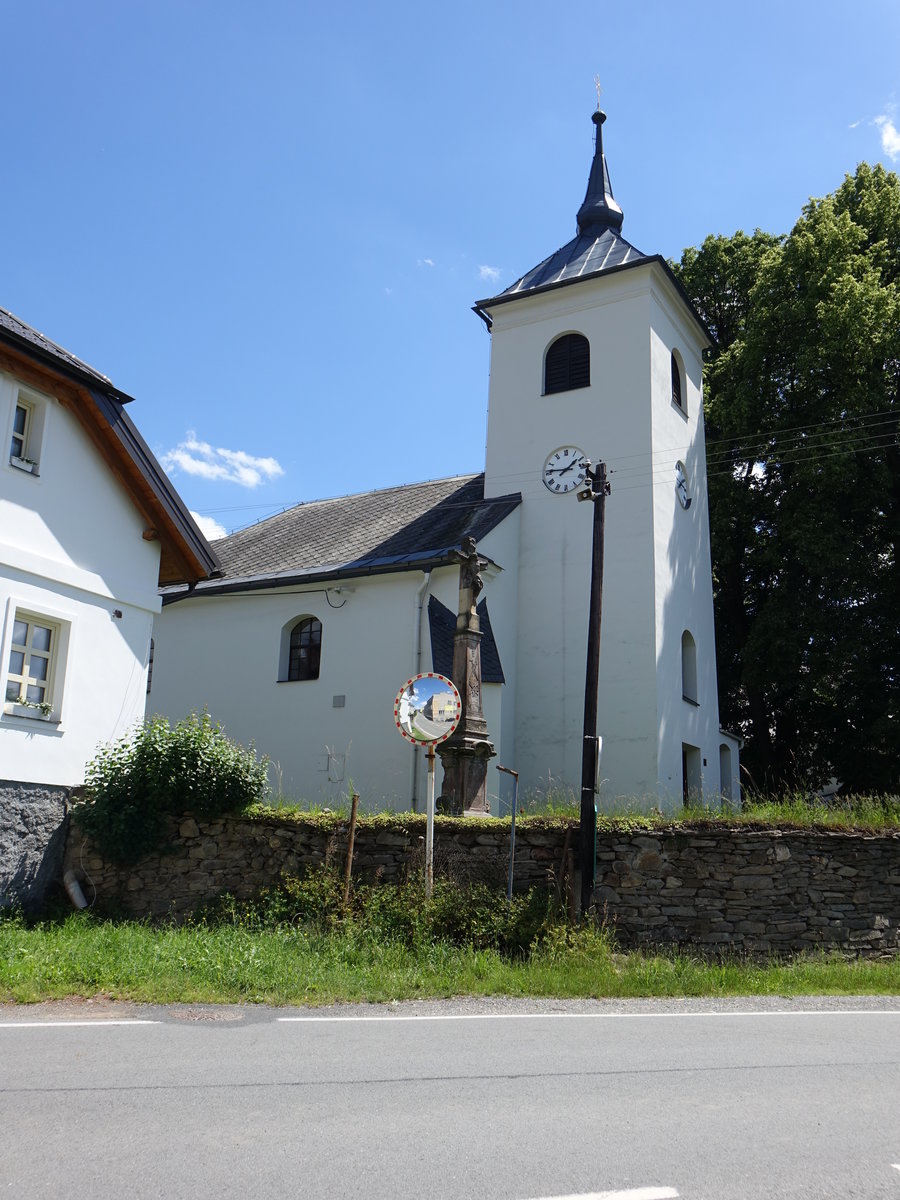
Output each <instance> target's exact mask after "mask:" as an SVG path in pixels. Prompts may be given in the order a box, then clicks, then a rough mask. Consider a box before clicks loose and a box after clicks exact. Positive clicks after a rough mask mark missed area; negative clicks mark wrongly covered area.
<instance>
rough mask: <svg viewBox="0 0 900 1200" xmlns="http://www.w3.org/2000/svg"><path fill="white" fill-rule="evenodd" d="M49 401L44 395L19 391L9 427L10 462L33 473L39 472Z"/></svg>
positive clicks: (13, 465) (19, 468)
mask: <svg viewBox="0 0 900 1200" xmlns="http://www.w3.org/2000/svg"><path fill="white" fill-rule="evenodd" d="M46 410H47V403H46V400H45V399H44V398H43V397H40V396H36V395H31V394H29V395H26V394H25V393H24V392H19V393H18V394H17V396H16V402H15V404H14V406H13V412H12V424H11V426H10V427H9V464H10V466H12V467H16V468H17V469H18V470H20V471H28V472H29V473H30V474H32V475H37V473H38V461H39V459H40V456H41V442H42V441H43V437H44V418H45V416H46Z"/></svg>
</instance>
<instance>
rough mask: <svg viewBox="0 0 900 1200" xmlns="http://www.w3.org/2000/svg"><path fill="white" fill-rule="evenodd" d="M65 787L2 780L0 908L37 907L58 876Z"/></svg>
mask: <svg viewBox="0 0 900 1200" xmlns="http://www.w3.org/2000/svg"><path fill="white" fill-rule="evenodd" d="M68 799H69V792H68V789H67V788H64V787H55V786H54V785H52V784H42V783H19V782H17V781H16V780H12V779H0V908H8V907H12V906H13V905H17V906H21V907H22V908H23V909H25V911H26V912H29V911H33V910H36V909H38V908H40V906H41V905H42V904H43V902H44V899H45V898H46V895H47V891H48V889H49V888H50V887H51V886H52V884H53V882H54V880H55V879H57V878H59V877H60V876H61V875H62V860H63V850H64V848H65V840H66V835H65V823H66V806H67V803H68Z"/></svg>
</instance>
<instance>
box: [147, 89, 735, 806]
mask: <svg viewBox="0 0 900 1200" xmlns="http://www.w3.org/2000/svg"><path fill="white" fill-rule="evenodd" d="M593 120H594V123H595V126H596V146H595V153H594V158H593V162H592V164H591V167H590V174H589V179H588V186H587V193H586V195H585V198H584V202H583V203H582V205H581V207H580V208H579V209H578V213H577V234H576V236H575V237H574V238H573V239H572V240H571V241H569V242H567V243H566V245H564V246H563V247H562V248H561V249H559V250H557V251H556V252H555V253H554V254H552V255H550V257H549V258H547V259H545V260H544V261H543V262H541V263H540V264H539V265H538V266H536V267H535V268H534V269H533V270H530V271H528V272H527V273H526V274H525V275H523V276H522V277H521V278H520V279H519V280H518V281H517V282H516V283H514V284H513V285H512V286H511V287H509V288H507V289H506V290H505V291H503V292H501V293H500V294H499V295H496V296H492V297H489V298H487V299H484V300H481V301H479V302H478V303H477V304H476V305H475V312H476V313H477V314H478V316H479V317H480V318H481V319H482V320H483V321H484V322H485V323H486V325H487V327H488V329H489V330H490V333H491V373H490V393H489V410H488V420H487V452H486V462H485V469H484V472H483V474H479V475H474V476H472V475H469V476H459V477H456V478H451V479H443V480H437V481H432V482H428V483H419V484H410V485H405V486H400V487H396V488H389V489H384V490H380V491H376V492H370V493H366V494H363V495H357V496H348V497H342V498H339V499H332V500H322V501H315V502H312V503H306V504H300V505H298V506H296V507H295V508H292V509H289V510H287V511H286V512H283V513H280V514H278V515H276V516H274V517H271V518H269V519H268V520H266V521H262V522H260V523H259V524H257V525H254V526H251V527H249V528H247V529H243V530H240V531H239V532H237V533H235V534H232V535H231V536H230V537H227V538H223V539H221V540H219V541H217V542H216V543H215V551H216V554H217V556H218V558H219V559H220V560H221V563H222V567H223V574H222V576H221V577H220V578H217V579H215V580H209V581H203V582H200V583H198V584H197V585H196V586H195V587H193V588H191V589H190V590H184V589H171V590H169V591H168V592H167V593H166V594H165V595H164V598H163V611H162V613H161V615H160V617H159V618H158V620H157V623H156V628H155V633H154V662H153V675H152V683H151V694H150V696H149V697H148V711H149V712H160V713H163V714H164V715H166V716H168V717H169V718H171V719H173V720H174V719H178V718H180V717H182V716H184V715H185V714H186V713H187V712H189V711H190V710H191V709H195V708H201V707H204V706H205V707H207V708H208V709H209V711H210V713H211V714H212V715H213V716H214V717H215V718H216V719H217V720H219V721H220V722H221V723H222V724H223V725H224V726H225V728H226V729H227V731H228V732H229V734H231V736H233V737H235V738H237V739H238V740H240V741H243V742H249V741H253V742H254V743H255V744H256V746H257V748H258V750H259V751H260V752H262V753H265V754H267V755H268V756H269V757H270V759H271V760H272V781H273V785H274V787H275V790H276V793H281V794H283V795H284V797H285V798H286V799H291V800H301V801H308V802H310V803H326V804H327V803H328V802H329V801H332V800H334V799H336V798H337V797H338V796H340V795H345V794H346V790H347V786H348V782H349V780H350V779H352V781H353V786H354V788H355V789H356V790H357V791H359V793H360V795H361V797H362V801H363V803H364V805H365V806H366V807H368V808H382V807H383V808H394V809H397V810H403V809H408V808H410V807H414V808H415V807H420V808H421V807H423V798H424V795H425V774H424V772H425V762H424V753H423V752H422V750H421V749H420V748H418V747H415V746H411V745H409V744H408V743H406V742H405V741H404V740H403V739H401V738H400V737H399V735H398V734H397V732H396V729H395V727H394V720H393V700H394V697H395V695H396V693H397V691H398V689H399V688H400V686H401V685H402V684H403V683H404V681H405V680H406V679H407V678H409V677H411V676H412V675H415V674H417V673H419V672H422V671H431V670H434V671H440V672H442V673H444V674H449V670H450V661H451V657H452V634H453V626H454V621H455V614H456V604H457V581H458V568H457V566H456V564H455V562H454V560H453V553H454V551H455V550H456V549H457V548H458V547H459V545H460V543H461V541H462V539H463V538H464V537H468V536H471V537H474V538H475V539H476V541H477V545H478V552H479V554H481V555H482V556H483V557H484V558H486V559H487V560H488V565H487V567H486V568H485V569H484V570H483V572H482V574H483V578H484V590H483V593H482V596H481V603H480V609H479V611H480V614H481V626H482V631H483V635H484V636H483V641H482V671H483V691H484V711H485V716H486V719H487V723H488V733H489V736H490V738H491V740H492V742H493V744H494V747H495V749H496V751H497V757H496V758H495V759H494V760H493V764H494V765H496V764H502V765H503V766H506V767H510V768H512V769H513V770H515V771H518V773H519V795H520V797H521V798H525V797H528V796H531V795H539V794H550V795H557V796H559V795H560V794H563V793H565V792H570V793H572V794H573V795H575V796H577V795H578V792H579V789H580V782H581V758H582V740H583V738H582V734H583V727H582V726H583V712H584V688H585V663H586V649H587V636H588V607H589V597H590V574H591V527H592V509H593V505H592V504H590V503H587V504H582V503H579V493H580V492H582V491H583V484H584V478H585V469H586V464H587V463H588V462H590V463H593V464H597V463H598V462H599V461H601V460H602V461H603V462H604V463H605V464H606V467H607V471H608V476H609V480H610V483H611V491H610V495H609V497H608V499H607V501H606V513H605V531H606V536H605V564H604V576H603V611H602V629H601V639H600V682H599V696H598V733H599V734H600V736H601V737H602V755H601V761H600V770H599V779H600V797H599V803H600V807H601V809H602V808H603V807H604V806H606V807H611V806H613V805H617V806H618V805H621V804H622V803H623V801H627V802H631V803H635V804H637V805H642V806H646V807H649V806H650V805H657V806H660V807H662V808H663V809H669V810H671V809H672V808H674V807H676V806H680V805H681V804H682V803H683V802H684V801H685V800H686V799H700V798H703V799H704V800H706V801H709V800H713V799H715V798H716V797H720V796H724V797H725V798H731V799H736V798H737V796H738V749H739V741H738V739H737V738H735V737H734V736H733V735H731V734H728V733H725V732H723V731H722V730H721V729H720V727H719V709H718V696H717V690H716V667H715V630H714V624H713V599H712V574H711V565H710V546H709V518H708V509H707V491H706V452H705V443H704V431H703V409H702V403H703V401H702V363H703V358H702V356H703V351H704V349H705V348H706V347H707V346H709V345H710V343H711V338H710V335H709V332H708V331H707V329H706V328H705V326H704V324H703V322H702V321H701V319H700V318H699V316H698V315H697V313H696V312H695V310H694V308H693V307H692V305H691V303H690V301H689V299H688V297H687V296H686V295H685V293H684V291H683V290H682V288H681V287H680V285H679V283H678V282H677V280H676V279H675V277H674V275H673V274H672V272H671V270H670V268H669V267H668V265H667V264H666V262H665V260H664V259H663V258H662V257H661V256H660V255H646V254H643V253H641V252H640V251H639V250H637V249H635V247H634V246H632V245H631V244H630V243H629V242H627V241H626V240H625V239H624V238H623V237H622V233H621V230H622V223H623V213H622V209H621V208H620V207H619V205H618V204H617V202H616V200H615V199H614V197H613V193H612V188H611V187H610V182H609V174H608V170H607V166H606V159H605V156H604V152H603V140H602V127H603V122H604V121H605V116H604V114H603V113H600V112H597V113H595V114H594V117H593ZM439 775H440V772H439ZM438 788H440V777H439V778H438ZM499 791H500V788H499V777H498V775H497V772H496V771H495V770H494V767H493V766H491V767H489V769H488V793H489V796H491V797H492V798H493V800H492V803H493V811H494V812H495V813H496V812H498V811H499V806H498V799H497V797H498V794H499Z"/></svg>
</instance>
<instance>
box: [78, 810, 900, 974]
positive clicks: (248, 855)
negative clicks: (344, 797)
mask: <svg viewBox="0 0 900 1200" xmlns="http://www.w3.org/2000/svg"><path fill="white" fill-rule="evenodd" d="M169 833H170V837H169V844H170V849H169V852H167V853H165V854H159V855H153V856H151V857H148V858H147V859H145V860H144V861H143V862H141V863H139V864H137V866H135V867H133V868H118V867H115V866H113V865H111V864H109V863H106V862H104V860H103V859H102V858H101V857H100V856H99V855H98V854H97V852H96V851H95V849H94V848H93V847H91V845H90V844H89V843H86V842H85V841H84V840H83V839H82V837H81V834H80V832H79V830H78V828H77V826H74V827H73V828H72V830H71V833H70V837H69V844H68V848H67V853H66V866H67V867H72V868H74V869H75V870H76V871H78V872H79V873H80V874H81V876H82V877H83V879H84V884H83V886H84V891H85V894H86V896H87V898H88V900H89V901H90V900H91V899H92V898H93V897H96V899H97V900H98V901H100V902H101V903H102V904H103V905H104V906H110V907H115V908H118V909H121V910H123V911H125V912H127V913H129V914H132V915H134V916H148V915H152V916H160V915H165V914H171V915H174V916H178V915H179V914H183V913H186V912H189V911H190V910H191V909H193V908H195V907H196V906H198V905H200V904H202V903H204V902H207V901H209V900H212V899H213V898H214V897H216V896H218V895H220V894H221V893H222V892H229V893H231V894H232V895H234V896H236V897H237V898H239V899H241V898H247V897H249V896H251V895H253V894H254V893H255V892H256V891H258V890H259V889H260V888H261V887H264V886H266V885H269V884H272V883H275V882H276V881H277V880H278V878H279V876H281V875H282V874H284V873H287V874H291V875H297V874H303V873H304V872H305V871H307V870H309V869H310V868H311V867H314V866H317V865H319V864H321V863H326V862H327V863H330V864H332V865H333V866H334V867H335V868H338V869H340V868H342V867H343V864H344V861H345V855H346V845H347V825H346V822H341V821H338V820H336V819H335V820H333V821H331V822H323V821H322V820H321V818H319V819H313V820H310V821H309V822H303V821H300V822H297V821H294V820H279V819H276V818H275V817H272V818H265V819H259V818H223V819H217V820H208V821H207V820H202V821H201V820H195V819H194V817H192V816H191V815H190V814H185V815H184V816H183V817H182V818H181V819H180V820H179V821H177V822H173V823H172V826H171V828H170V831H169ZM423 836H424V820H423V819H421V818H415V817H413V818H403V817H398V818H397V819H396V822H395V823H393V824H388V823H385V822H384V821H383V820H380V821H373V822H367V821H362V822H361V823H360V825H359V827H358V828H357V831H356V846H355V853H354V859H353V873H354V878H356V879H361V880H364V881H366V882H379V881H384V882H396V881H398V880H400V879H401V878H403V877H404V876H405V875H406V873H407V872H408V871H409V870H411V869H413V870H417V869H419V867H420V864H421V854H422V849H421V845H422V838H423ZM577 843H578V828H577V823H574V822H573V823H566V822H555V823H542V824H536V825H531V824H529V823H528V822H524V823H522V824H521V825H520V826H519V828H518V829H517V831H516V876H515V882H516V888H517V889H519V890H521V889H524V888H527V887H530V886H533V885H540V886H548V887H553V886H555V887H558V886H559V885H560V881H561V879H562V877H563V875H564V873H565V864H566V861H567V860H568V859H569V856H570V852H574V853H577ZM508 854H509V826H508V824H506V823H505V822H504V823H500V822H492V821H487V820H479V821H466V820H463V821H460V820H453V819H451V818H446V819H443V820H442V819H440V818H439V819H438V820H437V822H436V832H435V867H436V871H437V873H438V874H440V873H444V874H448V875H450V876H451V877H453V878H455V879H457V880H459V881H467V880H469V881H476V880H480V881H484V882H488V883H491V884H495V885H497V886H498V887H499V886H500V885H501V884H502V882H503V881H504V880H505V878H506V865H507V857H508ZM576 861H577V860H576ZM595 898H596V903H597V907H598V911H599V912H600V913H601V914H602V916H603V918H604V919H605V920H606V921H607V922H608V924H609V925H610V926H611V927H612V928H613V929H614V930H615V933H616V937H617V939H618V941H619V942H620V943H621V944H623V945H666V944H672V945H682V946H684V945H692V946H697V947H702V948H705V949H706V950H709V951H718V950H736V951H745V952H748V953H752V954H756V953H793V952H796V951H798V950H808V949H812V948H822V949H839V950H841V951H844V952H850V953H855V954H866V955H871V954H890V953H897V952H898V950H900V833H897V832H887V833H879V834H871V835H869V834H861V833H852V834H851V833H836V832H826V831H822V830H816V831H808V830H796V831H778V830H772V829H754V828H748V827H741V826H737V827H724V826H710V827H708V828H693V827H687V826H679V827H671V828H665V829H659V830H654V831H651V832H647V831H645V832H636V833H622V832H609V831H601V832H600V833H599V834H598V838H597V889H596V893H595ZM498 903H502V900H501V899H500V898H499V897H498Z"/></svg>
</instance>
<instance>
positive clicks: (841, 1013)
mask: <svg viewBox="0 0 900 1200" xmlns="http://www.w3.org/2000/svg"><path fill="white" fill-rule="evenodd" d="M672 1017H679V1018H682V1017H900V1009H893V1008H859V1009H849V1008H848V1009H826V1010H824V1011H822V1012H817V1011H816V1010H815V1009H798V1010H793V1011H792V1010H791V1009H778V1010H775V1011H772V1010H767V1011H765V1012H662V1013H659V1012H645V1013H624V1012H621V1013H568V1012H561V1013H560V1012H557V1013H552V1012H551V1013H419V1014H412V1015H406V1014H404V1013H385V1014H384V1015H383V1016H359V1015H356V1014H347V1015H346V1016H328V1017H276V1018H275V1020H276V1021H282V1022H285V1023H290V1022H295V1023H296V1022H303V1021H308V1022H310V1023H312V1022H314V1021H319V1022H329V1021H550V1020H554V1021H558V1020H569V1021H596V1020H601V1021H615V1020H632V1021H633V1020H643V1019H645V1018H652V1019H653V1020H660V1019H662V1018H672ZM596 1194H597V1195H601V1194H602V1193H599V1192H598V1193H596ZM561 1200H569V1198H568V1197H565V1196H564V1197H561Z"/></svg>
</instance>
